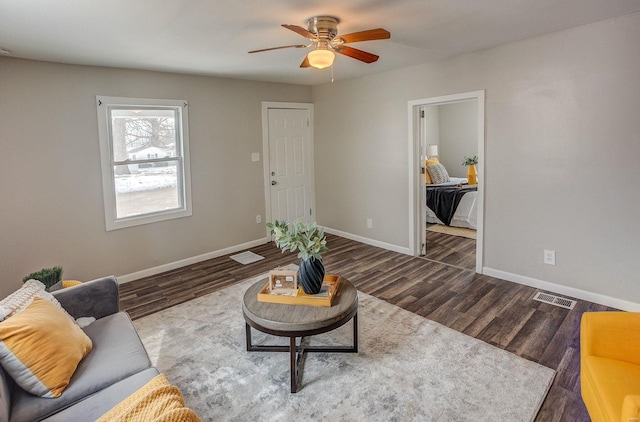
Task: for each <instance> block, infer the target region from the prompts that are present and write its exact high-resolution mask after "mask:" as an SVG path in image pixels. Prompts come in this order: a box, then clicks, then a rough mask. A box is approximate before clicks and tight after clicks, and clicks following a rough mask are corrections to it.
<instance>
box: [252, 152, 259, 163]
mask: <svg viewBox="0 0 640 422" xmlns="http://www.w3.org/2000/svg"><path fill="white" fill-rule="evenodd" d="M251 161H253V162H256V161H260V153H259V152H254V153H252V154H251Z"/></svg>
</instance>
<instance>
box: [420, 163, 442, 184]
mask: <svg viewBox="0 0 640 422" xmlns="http://www.w3.org/2000/svg"><path fill="white" fill-rule="evenodd" d="M439 163H440V161H438V159H437V158H436V157H431V158H429V159H428V160H427V161H426V163H425V166H426V167H425V171H424V174H425V176H426V179H427V183H433V182H432V181H431V176H429V171H428V170H427V168H429V164H439Z"/></svg>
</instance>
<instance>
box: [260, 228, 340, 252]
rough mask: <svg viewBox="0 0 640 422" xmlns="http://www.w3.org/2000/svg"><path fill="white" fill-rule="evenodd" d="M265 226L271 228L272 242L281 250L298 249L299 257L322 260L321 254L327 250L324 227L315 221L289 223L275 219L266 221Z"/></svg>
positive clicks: (293, 250) (294, 250)
mask: <svg viewBox="0 0 640 422" xmlns="http://www.w3.org/2000/svg"><path fill="white" fill-rule="evenodd" d="M267 227H268V228H269V229H270V230H271V235H272V236H273V242H274V243H275V244H276V246H277V247H279V248H280V249H282V252H285V251H289V252H296V251H298V258H300V259H309V258H314V259H317V260H320V261H322V255H321V254H323V253H324V252H327V251H329V248H327V239H326V237H325V235H324V228H322V227H319V226H318V225H317V224H316V223H315V222H313V223H308V224H305V223H303V222H301V221H296V222H294V223H291V224H289V223H287V222H286V221H284V220H283V221H278V220H276V221H274V222H273V223H267Z"/></svg>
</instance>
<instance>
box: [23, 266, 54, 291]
mask: <svg viewBox="0 0 640 422" xmlns="http://www.w3.org/2000/svg"><path fill="white" fill-rule="evenodd" d="M28 280H38V281H40V282H42V284H44V287H45V288H47V289H48V288H49V287H51V286H53V285H54V284H56V283H57V282H58V281H60V280H62V267H53V268H44V269H42V270H40V271H38V272H35V273H31V274H29V275H28V276H26V277H25V278H23V279H22V282H23V283H26V282H27V281H28Z"/></svg>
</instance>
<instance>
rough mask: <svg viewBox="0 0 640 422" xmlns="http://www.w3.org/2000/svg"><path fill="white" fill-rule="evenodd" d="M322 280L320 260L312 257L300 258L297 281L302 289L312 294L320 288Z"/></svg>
mask: <svg viewBox="0 0 640 422" xmlns="http://www.w3.org/2000/svg"><path fill="white" fill-rule="evenodd" d="M322 280H324V265H322V260H320V259H315V258H313V257H311V258H309V259H301V260H300V268H298V283H300V285H301V286H302V290H304V292H305V293H306V294H308V295H314V294H316V293H318V292H319V291H320V289H321V288H322Z"/></svg>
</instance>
